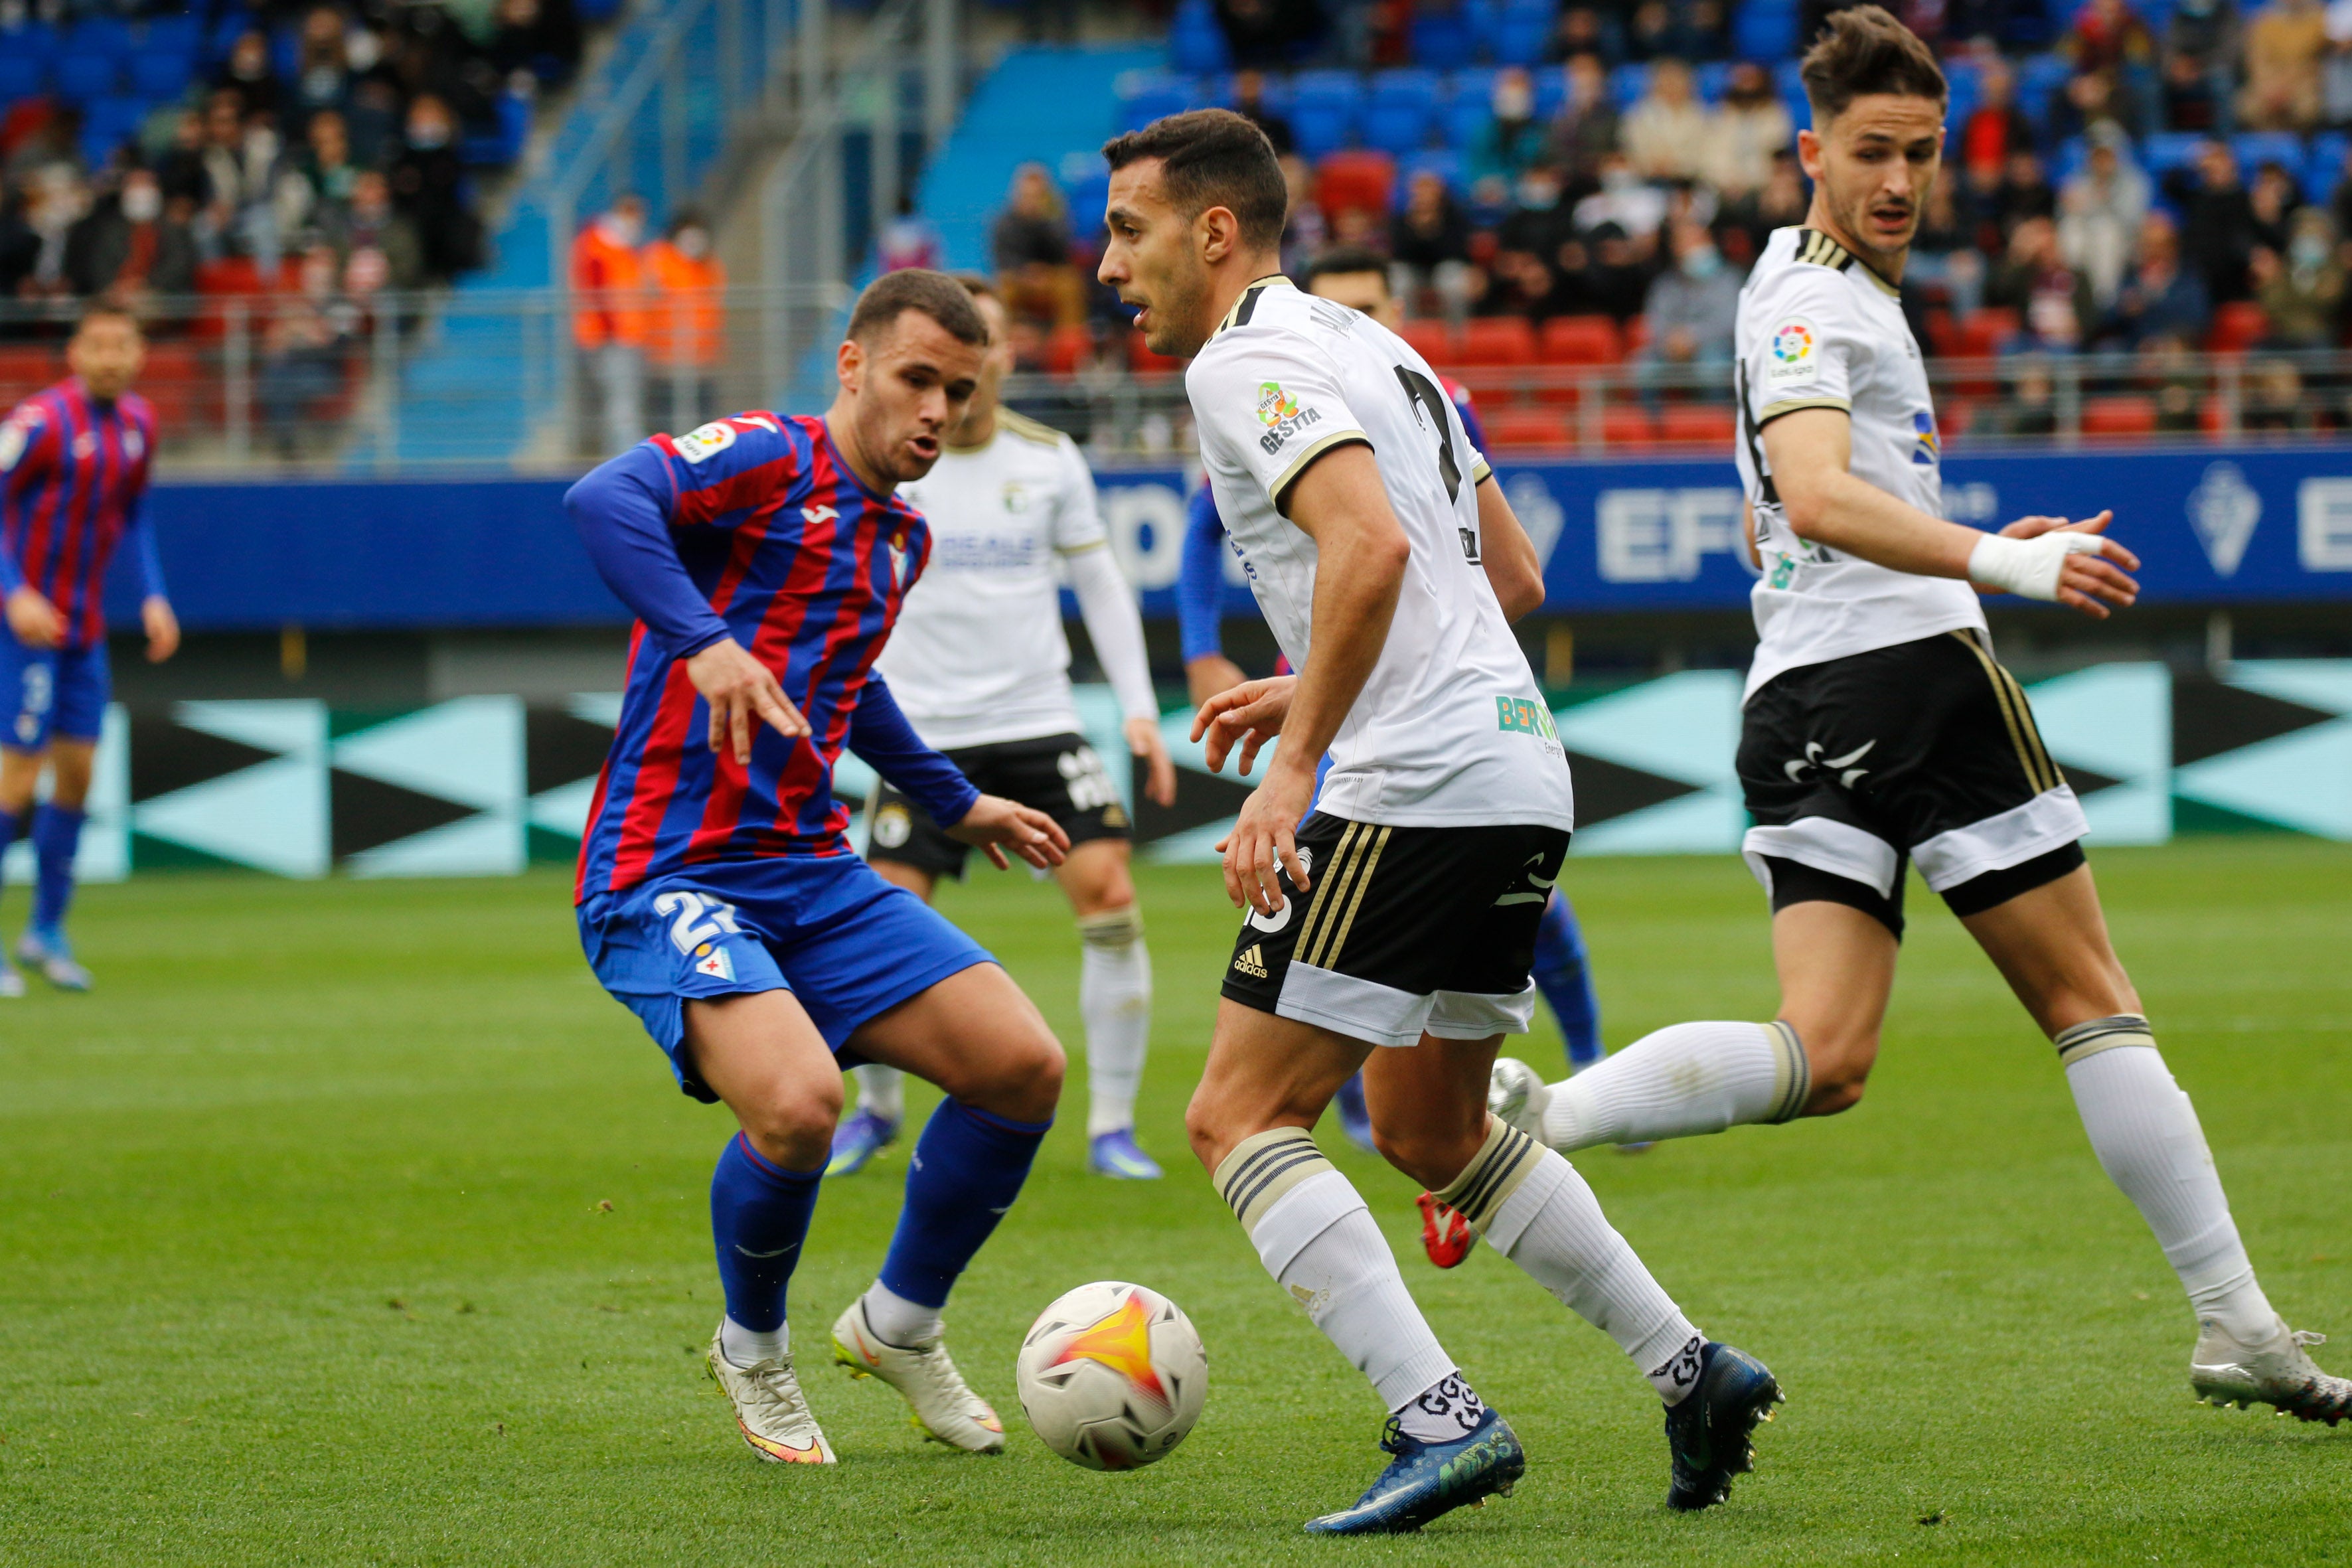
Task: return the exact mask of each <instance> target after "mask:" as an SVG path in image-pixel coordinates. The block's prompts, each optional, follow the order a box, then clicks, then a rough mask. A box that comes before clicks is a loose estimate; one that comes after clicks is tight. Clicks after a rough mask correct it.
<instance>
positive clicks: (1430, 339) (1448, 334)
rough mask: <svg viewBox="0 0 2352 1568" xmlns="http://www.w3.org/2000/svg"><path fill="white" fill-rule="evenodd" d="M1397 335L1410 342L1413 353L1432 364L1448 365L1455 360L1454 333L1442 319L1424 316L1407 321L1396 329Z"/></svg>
mask: <svg viewBox="0 0 2352 1568" xmlns="http://www.w3.org/2000/svg"><path fill="white" fill-rule="evenodd" d="M1397 336H1399V337H1401V338H1402V339H1403V340H1404V341H1405V342H1408V343H1410V344H1412V352H1413V353H1417V354H1419V355H1420V356H1421V357H1422V358H1423V359H1425V360H1427V361H1428V362H1429V363H1432V364H1433V365H1448V364H1453V363H1455V362H1456V358H1457V355H1456V354H1455V352H1454V334H1453V332H1452V331H1448V330H1447V328H1446V325H1445V323H1444V321H1435V320H1433V319H1431V318H1429V317H1425V316H1424V317H1421V318H1419V319H1417V320H1414V321H1407V322H1406V323H1405V324H1404V325H1403V326H1402V327H1399V328H1398V329H1397Z"/></svg>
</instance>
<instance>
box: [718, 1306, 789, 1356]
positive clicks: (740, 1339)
mask: <svg viewBox="0 0 2352 1568" xmlns="http://www.w3.org/2000/svg"><path fill="white" fill-rule="evenodd" d="M792 1348H793V1326H792V1324H791V1323H789V1322H783V1323H778V1324H777V1325H776V1331H775V1332H774V1333H772V1334H763V1333H761V1332H759V1331H756V1330H753V1329H747V1328H745V1327H744V1326H743V1325H742V1324H740V1323H739V1322H737V1321H735V1320H734V1319H732V1318H729V1319H727V1320H726V1321H723V1322H722V1323H720V1324H719V1354H721V1355H723V1356H725V1357H726V1358H727V1359H728V1361H729V1362H730V1363H731V1364H733V1365H735V1366H739V1367H744V1366H750V1365H751V1363H753V1362H755V1361H760V1360H761V1359H763V1358H765V1357H768V1356H773V1357H775V1358H776V1359H777V1360H778V1361H782V1360H783V1359H784V1357H785V1356H787V1355H789V1354H790V1353H791V1352H792Z"/></svg>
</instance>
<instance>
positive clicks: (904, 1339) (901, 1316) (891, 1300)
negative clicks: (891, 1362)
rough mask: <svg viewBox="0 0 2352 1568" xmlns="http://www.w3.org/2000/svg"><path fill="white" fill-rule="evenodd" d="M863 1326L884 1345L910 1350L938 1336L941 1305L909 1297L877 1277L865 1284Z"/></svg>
mask: <svg viewBox="0 0 2352 1568" xmlns="http://www.w3.org/2000/svg"><path fill="white" fill-rule="evenodd" d="M861 1299H862V1300H864V1301H865V1303H866V1327H867V1328H870V1329H872V1330H873V1331H874V1335H875V1337H876V1338H877V1339H878V1340H880V1341H881V1342H883V1343H884V1344H886V1345H896V1346H897V1347H898V1349H900V1350H902V1351H905V1350H912V1349H914V1348H915V1347H916V1346H917V1345H926V1344H929V1343H930V1342H932V1341H933V1340H935V1339H937V1338H939V1337H940V1309H939V1308H937V1307H926V1306H924V1305H923V1304H922V1303H921V1302H919V1301H909V1300H907V1298H905V1297H904V1296H901V1295H899V1294H898V1292H897V1291H896V1290H893V1289H890V1287H888V1286H887V1285H885V1284H883V1283H882V1281H880V1280H879V1279H877V1280H876V1281H874V1283H873V1284H872V1285H871V1286H869V1287H867V1288H866V1294H865V1296H864V1297H863V1298H861Z"/></svg>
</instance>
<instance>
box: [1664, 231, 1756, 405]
mask: <svg viewBox="0 0 2352 1568" xmlns="http://www.w3.org/2000/svg"><path fill="white" fill-rule="evenodd" d="M1673 246H1674V265H1673V266H1672V267H1669V268H1666V270H1664V272H1661V273H1659V274H1658V276H1657V279H1656V280H1655V281H1654V282H1653V283H1651V285H1650V293H1649V298H1648V299H1647V300H1645V301H1644V302H1643V307H1642V313H1643V317H1644V318H1645V319H1646V320H1647V321H1648V323H1649V328H1650V342H1649V346H1647V347H1646V348H1644V349H1643V351H1642V358H1641V363H1642V364H1643V366H1644V367H1645V369H1646V370H1647V372H1649V373H1650V374H1648V375H1647V377H1646V379H1647V380H1648V381H1649V382H1650V383H1651V384H1652V385H1653V386H1656V385H1659V384H1664V382H1665V380H1666V379H1667V378H1666V377H1665V376H1664V375H1662V374H1657V373H1660V372H1664V371H1669V370H1680V371H1696V372H1697V373H1699V378H1700V380H1701V382H1702V383H1703V384H1704V383H1705V382H1706V381H1707V380H1708V378H1709V376H1710V374H1711V373H1717V372H1721V371H1725V370H1727V369H1728V368H1729V366H1730V364H1731V335H1732V328H1733V326H1734V324H1735V322H1736V321H1737V319H1738V314H1739V279H1737V278H1735V277H1733V276H1732V275H1731V270H1730V268H1727V267H1725V266H1724V264H1723V254H1722V252H1720V251H1718V250H1717V249H1716V247H1715V238H1714V237H1713V236H1712V235H1710V234H1708V233H1707V231H1706V227H1705V226H1702V225H1699V224H1696V223H1692V222H1688V221H1685V222H1682V223H1678V224H1676V225H1675V232H1674V240H1673ZM1719 386H1720V381H1719V379H1718V380H1717V388H1718V389H1719Z"/></svg>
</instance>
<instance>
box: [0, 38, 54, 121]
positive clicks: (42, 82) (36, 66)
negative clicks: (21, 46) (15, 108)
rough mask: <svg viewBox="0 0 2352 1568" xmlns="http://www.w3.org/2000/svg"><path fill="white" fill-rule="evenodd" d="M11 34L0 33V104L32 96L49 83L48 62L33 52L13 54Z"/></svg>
mask: <svg viewBox="0 0 2352 1568" xmlns="http://www.w3.org/2000/svg"><path fill="white" fill-rule="evenodd" d="M8 38H9V35H5V34H0V104H9V103H14V102H16V100H18V99H20V98H30V97H32V96H33V95H34V94H35V93H37V92H38V91H40V90H41V89H42V88H43V87H45V86H47V83H48V77H49V68H48V62H47V61H46V60H43V59H41V58H38V57H37V56H35V55H33V54H31V53H29V52H28V53H26V54H21V55H19V54H13V53H11V52H9V49H8Z"/></svg>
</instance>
